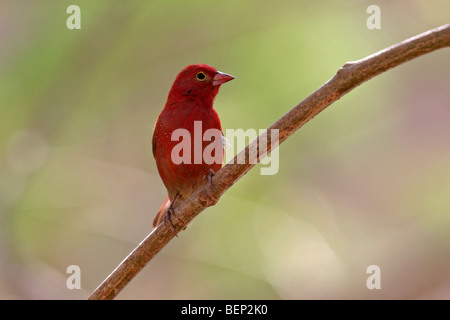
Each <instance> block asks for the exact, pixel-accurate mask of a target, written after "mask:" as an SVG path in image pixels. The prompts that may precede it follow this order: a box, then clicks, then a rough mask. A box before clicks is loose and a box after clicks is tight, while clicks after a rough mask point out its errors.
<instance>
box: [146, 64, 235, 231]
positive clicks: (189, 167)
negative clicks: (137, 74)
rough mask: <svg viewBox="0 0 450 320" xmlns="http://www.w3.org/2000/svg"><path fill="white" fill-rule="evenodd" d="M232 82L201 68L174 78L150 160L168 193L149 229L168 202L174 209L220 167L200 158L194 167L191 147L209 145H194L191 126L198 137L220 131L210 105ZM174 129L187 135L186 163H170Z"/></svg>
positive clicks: (155, 224) (185, 69) (156, 130)
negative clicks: (197, 130) (196, 129)
mask: <svg viewBox="0 0 450 320" xmlns="http://www.w3.org/2000/svg"><path fill="white" fill-rule="evenodd" d="M232 79H234V77H232V76H230V75H227V74H225V73H222V72H219V71H217V70H216V69H215V68H213V67H210V66H208V65H205V64H193V65H190V66H187V67H186V68H184V69H183V70H182V71H181V72H180V73H179V74H178V76H177V77H176V79H175V81H174V83H173V85H172V88H171V89H170V92H169V96H168V98H167V102H166V104H165V106H164V108H163V110H162V111H161V114H160V115H159V117H158V120H157V121H156V124H155V128H154V131H153V139H152V144H153V156H154V157H155V160H156V165H157V167H158V172H159V175H160V176H161V179H162V181H163V183H164V185H165V186H166V188H167V192H168V196H167V197H166V200H165V201H164V202H163V204H162V206H161V208H160V209H159V211H158V213H157V215H156V217H155V220H154V221H153V227H156V226H158V225H159V224H160V223H161V222H162V220H163V218H164V216H165V214H166V213H167V210H168V208H169V206H170V205H171V204H172V202H173V204H172V208H173V209H174V208H176V207H177V206H178V205H179V204H180V203H182V202H183V201H184V200H185V199H186V198H188V197H189V196H190V195H191V194H192V193H193V192H194V191H195V190H196V189H197V188H199V187H200V186H202V185H203V184H205V183H206V182H208V179H207V176H208V175H209V174H210V172H211V170H213V171H214V172H217V171H218V170H219V169H220V168H221V167H222V163H221V162H220V163H216V162H215V163H211V164H208V163H206V162H205V161H204V160H205V159H203V157H202V160H201V163H194V144H195V143H196V142H197V143H201V145H202V152H203V150H205V147H206V146H208V145H209V144H210V143H211V142H210V141H203V140H202V141H194V122H195V121H201V125H202V137H203V134H204V133H205V131H206V130H208V129H217V130H220V131H221V130H222V128H221V125H220V119H219V116H218V115H217V112H216V111H215V110H214V109H213V103H214V98H215V97H216V95H217V93H218V92H219V88H220V86H221V85H222V84H223V83H225V82H227V81H230V80H232ZM176 129H185V130H187V131H188V132H189V133H190V136H191V148H190V149H191V155H190V157H191V161H190V163H180V164H176V163H174V162H173V159H172V157H171V155H172V149H173V148H174V147H175V146H176V145H177V144H179V143H180V141H178V140H176V141H172V133H173V132H174V131H175V130H176ZM196 138H199V137H196ZM200 138H201V137H200ZM197 140H198V139H197ZM174 200H175V201H174Z"/></svg>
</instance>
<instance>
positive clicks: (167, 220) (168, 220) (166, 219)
mask: <svg viewBox="0 0 450 320" xmlns="http://www.w3.org/2000/svg"><path fill="white" fill-rule="evenodd" d="M176 198H178V196H176V197H175V199H174V201H172V202H171V204H170V206H169V208H168V209H167V212H166V215H165V216H164V224H165V225H166V226H167V227H169V228H170V230H172V232H173V234H174V235H175V236H176V237H178V233H177V230H176V229H175V227H174V225H173V223H172V220H171V218H172V217H174V218H175V219H176V220H178V221H181V223H182V224H183V225H185V224H186V221H184V220H183V219H182V218H180V217H179V216H177V215H176V214H175V210H174V208H173V203H174V202H175V200H176ZM184 229H186V227H184V228H183V230H184Z"/></svg>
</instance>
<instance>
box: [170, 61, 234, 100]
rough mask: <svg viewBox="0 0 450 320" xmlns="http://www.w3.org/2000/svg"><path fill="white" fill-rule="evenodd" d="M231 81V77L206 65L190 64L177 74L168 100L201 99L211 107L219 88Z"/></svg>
mask: <svg viewBox="0 0 450 320" xmlns="http://www.w3.org/2000/svg"><path fill="white" fill-rule="evenodd" d="M233 79H234V77H233V76H231V75H229V74H226V73H223V72H220V71H217V70H216V69H215V68H213V67H210V66H208V65H206V64H192V65H190V66H187V67H186V68H184V69H183V70H181V72H180V73H179V74H178V76H177V78H176V79H175V82H174V83H173V85H172V88H171V89H170V92H169V99H175V100H178V99H182V98H183V97H186V98H188V99H189V98H192V99H201V100H202V101H204V102H205V103H206V104H209V103H210V104H211V106H212V102H213V100H214V98H215V97H216V95H217V93H218V92H219V88H220V86H221V85H222V84H224V83H225V82H228V81H230V80H233Z"/></svg>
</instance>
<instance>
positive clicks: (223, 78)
mask: <svg viewBox="0 0 450 320" xmlns="http://www.w3.org/2000/svg"><path fill="white" fill-rule="evenodd" d="M233 79H234V77H233V76H231V75H229V74H226V73H223V72H220V71H217V72H216V75H215V76H214V78H213V86H220V85H221V84H224V83H225V82H228V81H230V80H233Z"/></svg>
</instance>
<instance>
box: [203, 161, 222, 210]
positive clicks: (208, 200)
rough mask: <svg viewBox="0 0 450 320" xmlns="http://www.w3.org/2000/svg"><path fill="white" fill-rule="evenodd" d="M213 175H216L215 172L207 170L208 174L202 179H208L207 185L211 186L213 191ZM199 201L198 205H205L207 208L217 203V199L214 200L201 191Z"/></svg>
mask: <svg viewBox="0 0 450 320" xmlns="http://www.w3.org/2000/svg"><path fill="white" fill-rule="evenodd" d="M215 174H216V172H215V171H214V170H213V169H209V173H208V174H207V175H206V176H205V177H204V178H205V179H208V184H209V185H210V186H212V188H213V189H214V188H215V186H214V183H213V181H212V178H213V177H214V175H215ZM199 201H200V203H203V205H207V206H208V207H209V206H213V205H215V204H216V203H217V201H218V199H216V198H215V197H213V196H212V195H210V194H209V193H207V192H204V191H202V192H201V193H200V194H199Z"/></svg>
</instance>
